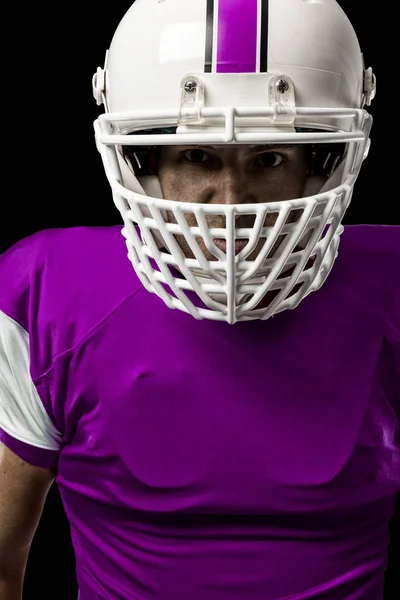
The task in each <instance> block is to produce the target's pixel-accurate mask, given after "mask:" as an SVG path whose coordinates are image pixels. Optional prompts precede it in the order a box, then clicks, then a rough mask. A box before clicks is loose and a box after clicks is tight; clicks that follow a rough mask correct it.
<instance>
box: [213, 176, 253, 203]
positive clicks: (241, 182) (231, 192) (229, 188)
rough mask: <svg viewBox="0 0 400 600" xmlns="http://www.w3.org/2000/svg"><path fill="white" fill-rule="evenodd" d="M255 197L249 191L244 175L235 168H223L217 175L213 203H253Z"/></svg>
mask: <svg viewBox="0 0 400 600" xmlns="http://www.w3.org/2000/svg"><path fill="white" fill-rule="evenodd" d="M256 202H257V198H256V197H255V195H254V194H252V193H250V191H249V189H248V182H247V181H246V177H244V176H243V175H241V174H240V173H239V172H238V170H237V169H235V168H229V169H223V170H222V171H221V172H220V174H219V177H218V181H217V185H216V187H215V190H214V195H213V199H212V203H213V204H225V205H228V204H229V205H231V204H254V203H256Z"/></svg>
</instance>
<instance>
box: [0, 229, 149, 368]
mask: <svg viewBox="0 0 400 600" xmlns="http://www.w3.org/2000/svg"><path fill="white" fill-rule="evenodd" d="M0 281H1V285H0V311H2V312H3V313H5V314H6V315H7V316H9V317H10V318H12V319H13V320H14V321H16V322H17V323H18V324H19V325H20V326H21V327H22V328H23V329H24V330H25V331H26V332H27V333H28V335H29V336H30V339H31V342H32V344H35V343H36V344H37V343H39V340H46V339H51V340H52V343H51V345H52V348H51V355H52V356H51V357H50V355H49V350H50V349H49V348H47V350H48V351H47V352H46V354H47V360H46V362H48V361H49V360H50V359H53V358H54V356H55V355H56V354H58V353H60V352H63V351H65V350H66V349H68V347H71V346H72V345H74V344H76V343H77V342H78V341H79V340H80V339H82V337H83V336H84V335H85V334H86V333H87V332H88V331H90V330H91V329H93V327H95V326H96V325H97V324H98V323H100V322H101V321H102V320H104V319H105V318H106V317H107V316H108V315H110V314H111V313H112V312H113V311H115V310H116V309H117V308H118V306H119V305H120V304H121V303H123V302H124V300H125V299H126V298H128V297H129V296H130V295H131V294H133V293H135V291H136V290H137V289H138V288H139V286H140V285H141V284H140V282H139V281H138V279H137V277H136V275H135V273H134V270H133V268H132V265H131V264H130V261H129V260H128V258H127V250H126V245H125V240H124V239H123V236H122V235H121V227H120V226H111V227H84V226H82V227H72V228H59V229H44V230H41V231H38V232H36V233H33V234H31V235H29V236H27V237H25V238H23V239H21V240H19V241H18V242H16V243H15V244H14V245H13V246H11V247H10V248H9V249H8V250H6V252H4V253H3V254H2V255H0Z"/></svg>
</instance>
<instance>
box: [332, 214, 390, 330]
mask: <svg viewBox="0 0 400 600" xmlns="http://www.w3.org/2000/svg"><path fill="white" fill-rule="evenodd" d="M333 272H334V273H335V269H334V271H333ZM336 277H340V278H341V279H342V281H344V282H346V285H347V287H348V290H349V291H348V293H349V295H353V301H354V302H357V304H358V305H359V306H360V309H363V310H365V311H366V312H367V313H369V314H370V315H371V318H373V319H376V321H377V323H379V325H380V326H381V327H382V329H383V331H384V332H386V333H387V335H388V336H389V337H390V338H393V340H394V341H400V226H397V225H369V224H366V225H347V226H346V227H345V229H344V232H343V234H342V241H341V244H340V246H339V256H338V259H337V271H336Z"/></svg>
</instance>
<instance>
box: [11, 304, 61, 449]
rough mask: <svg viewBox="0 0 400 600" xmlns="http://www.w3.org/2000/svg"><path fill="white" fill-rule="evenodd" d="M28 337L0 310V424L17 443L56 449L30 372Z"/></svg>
mask: <svg viewBox="0 0 400 600" xmlns="http://www.w3.org/2000/svg"><path fill="white" fill-rule="evenodd" d="M29 365H30V353H29V336H28V334H27V332H26V331H25V330H24V329H23V328H22V327H21V326H20V325H19V324H18V323H16V322H15V321H14V320H13V319H11V318H10V317H8V316H7V315H6V314H4V313H3V312H2V311H0V427H1V429H3V430H4V431H5V432H6V433H8V435H10V436H12V437H13V438H15V439H16V440H19V441H20V442H24V443H25V444H29V445H30V446H35V447H37V448H43V449H45V450H59V448H60V446H61V437H62V436H61V433H60V432H59V431H58V430H57V429H56V428H55V427H54V425H53V423H52V422H51V420H50V417H49V416H48V414H47V413H46V410H45V409H44V407H43V404H42V401H41V399H40V397H39V394H38V392H37V390H36V387H35V385H34V384H33V382H32V379H31V375H30V368H29Z"/></svg>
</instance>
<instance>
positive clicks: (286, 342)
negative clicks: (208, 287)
mask: <svg viewBox="0 0 400 600" xmlns="http://www.w3.org/2000/svg"><path fill="white" fill-rule="evenodd" d="M0 311H1V313H2V315H3V330H4V332H5V333H4V335H3V338H4V339H3V346H4V348H5V350H4V349H3V354H2V352H1V348H0V356H1V355H3V363H0V427H1V429H0V439H1V440H2V441H3V443H5V444H6V445H7V446H8V447H9V448H10V449H11V450H13V451H14V452H15V453H16V454H18V455H19V456H21V457H22V458H23V459H25V460H26V461H28V462H31V463H32V464H34V465H39V466H43V467H53V468H55V469H57V484H58V486H59V489H60V493H61V497H62V500H63V503H64V507H65V511H66V514H67V517H68V519H69V521H70V523H71V531H72V540H73V545H74V550H75V554H76V561H77V577H78V584H79V588H80V600H133V599H134V600H278V599H279V600H284V599H285V600H308V599H310V600H311V599H312V600H379V599H380V598H381V597H382V590H383V582H384V571H385V568H386V563H387V547H388V544H389V532H388V522H389V520H390V519H391V517H392V515H393V511H394V506H395V498H396V494H397V492H398V491H399V490H400V424H399V417H400V228H399V227H395V226H389V225H388V226H384V225H358V226H346V227H345V231H344V233H343V235H342V241H341V244H340V248H339V256H338V259H337V261H336V263H335V265H334V267H333V269H332V272H331V274H330V275H329V277H328V279H327V281H326V283H325V284H324V285H323V286H322V288H321V289H320V290H318V291H317V292H314V293H312V294H310V295H309V296H307V298H305V299H304V300H303V301H302V303H301V304H300V305H299V306H298V307H297V308H296V309H295V310H293V311H286V312H283V313H280V314H278V315H276V316H275V317H273V318H271V319H269V320H267V321H250V322H244V323H237V324H235V325H228V324H226V323H223V322H214V321H197V320H195V319H194V318H193V317H191V316H190V315H187V314H185V313H183V312H180V311H178V310H171V309H169V308H167V307H166V306H165V304H164V303H163V301H162V300H161V299H159V298H158V297H157V296H156V295H153V294H150V293H148V292H147V291H146V290H145V289H144V288H143V287H142V285H141V283H140V281H139V280H138V279H137V277H136V275H135V273H134V270H133V268H132V266H131V264H130V262H129V260H128V258H127V250H126V246H125V240H124V239H123V237H122V235H121V227H120V226H115V227H76V228H71V229H52V230H45V231H42V232H39V233H36V234H33V235H31V236H29V237H27V238H25V239H23V240H21V241H20V242H18V243H16V244H15V245H14V246H13V247H11V248H10V249H9V250H7V251H6V252H5V253H4V254H3V255H2V256H0ZM1 337H2V335H1V331H0V338H1ZM13 340H14V341H13ZM7 348H9V350H7ZM12 348H14V349H15V351H11V350H12ZM24 348H25V349H26V356H25V354H24V352H25V351H24ZM17 350H18V351H17ZM6 355H7V356H8V358H7V361H4V356H6ZM14 355H15V356H14ZM24 356H25V359H24ZM18 357H20V360H19V359H18ZM13 360H14V361H15V365H14V366H15V368H14V369H12V368H9V372H8V371H7V368H8V367H6V366H5V365H6V362H7V364H8V365H9V364H10V362H11V363H12V361H13ZM24 360H26V361H28V362H29V364H28V366H27V367H26V376H25V379H26V381H25V382H23V383H24V387H23V386H22V383H21V382H19V383H18V389H19V390H21V389H22V387H23V390H22V391H20V392H17V383H16V382H15V381H13V380H12V375H11V373H17V372H18V371H19V370H20V371H21V373H22V371H23V367H22V366H21V365H22V364H23V363H24ZM2 364H3V370H4V373H5V375H3V376H2V373H1V368H2V366H1V365H2ZM23 378H24V375H23V374H21V381H22V380H23ZM29 378H30V380H29V381H28V379H29ZM32 382H33V385H32ZM24 390H25V391H24Z"/></svg>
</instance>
